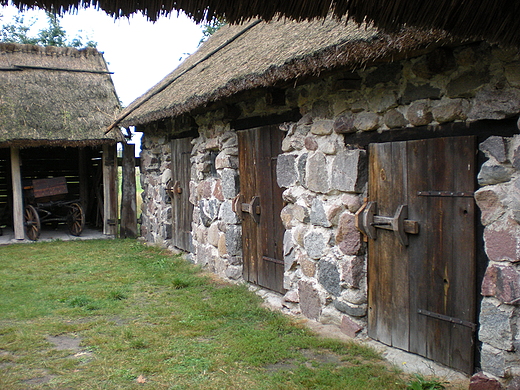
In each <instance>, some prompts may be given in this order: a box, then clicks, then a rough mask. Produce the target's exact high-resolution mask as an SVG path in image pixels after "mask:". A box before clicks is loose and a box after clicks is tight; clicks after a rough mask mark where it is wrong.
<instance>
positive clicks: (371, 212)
mask: <svg viewBox="0 0 520 390" xmlns="http://www.w3.org/2000/svg"><path fill="white" fill-rule="evenodd" d="M376 214H377V202H368V203H365V204H364V205H363V206H362V207H361V208H360V209H359V210H358V211H357V213H356V227H357V228H358V230H359V231H360V232H361V233H363V234H364V235H366V236H367V237H368V238H370V239H371V240H375V239H376V238H377V230H376V229H385V230H392V231H393V232H394V233H395V235H396V237H397V239H398V240H399V242H400V243H401V244H402V245H404V246H407V245H408V235H407V234H418V233H419V222H417V221H412V220H409V219H407V218H408V205H405V204H402V205H399V206H398V207H397V210H396V212H395V214H394V216H393V217H383V216H380V215H376Z"/></svg>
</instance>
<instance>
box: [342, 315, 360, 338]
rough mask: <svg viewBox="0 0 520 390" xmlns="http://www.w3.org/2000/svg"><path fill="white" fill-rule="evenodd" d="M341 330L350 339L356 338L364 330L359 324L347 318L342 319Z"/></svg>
mask: <svg viewBox="0 0 520 390" xmlns="http://www.w3.org/2000/svg"><path fill="white" fill-rule="evenodd" d="M340 329H341V331H342V332H343V333H345V334H346V335H347V336H349V337H356V335H357V334H358V333H359V332H361V331H362V330H363V328H362V327H361V326H360V325H359V324H357V323H356V322H354V321H352V320H351V319H350V318H348V317H347V316H343V318H342V319H341V325H340Z"/></svg>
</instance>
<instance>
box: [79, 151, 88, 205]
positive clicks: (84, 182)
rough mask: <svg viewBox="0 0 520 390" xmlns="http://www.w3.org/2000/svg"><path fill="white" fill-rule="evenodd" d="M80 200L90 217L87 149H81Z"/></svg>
mask: <svg viewBox="0 0 520 390" xmlns="http://www.w3.org/2000/svg"><path fill="white" fill-rule="evenodd" d="M78 158H79V199H80V201H81V206H83V210H85V213H86V214H87V215H88V211H89V196H88V193H89V189H90V186H89V177H88V171H87V163H88V161H87V153H86V150H85V148H79V157H78Z"/></svg>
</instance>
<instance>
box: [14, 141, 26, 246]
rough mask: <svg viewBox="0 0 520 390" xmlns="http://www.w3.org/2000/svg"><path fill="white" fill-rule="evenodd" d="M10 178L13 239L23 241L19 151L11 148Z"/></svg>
mask: <svg viewBox="0 0 520 390" xmlns="http://www.w3.org/2000/svg"><path fill="white" fill-rule="evenodd" d="M11 177H12V183H13V223H14V238H15V239H16V240H23V239H24V238H25V229H24V221H23V192H22V174H21V171H20V149H19V148H14V147H11Z"/></svg>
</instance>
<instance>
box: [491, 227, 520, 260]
mask: <svg viewBox="0 0 520 390" xmlns="http://www.w3.org/2000/svg"><path fill="white" fill-rule="evenodd" d="M519 234H520V232H519V231H518V229H517V228H516V226H513V223H509V224H506V225H504V226H503V227H501V228H500V229H493V228H491V227H487V228H486V229H485V231H484V241H485V245H486V253H487V255H488V257H489V259H490V260H491V261H511V262H517V261H520V258H519V252H520V250H519V238H520V237H519Z"/></svg>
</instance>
